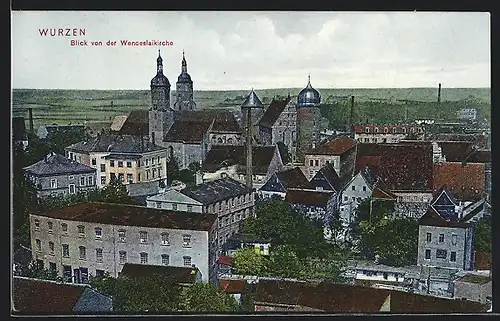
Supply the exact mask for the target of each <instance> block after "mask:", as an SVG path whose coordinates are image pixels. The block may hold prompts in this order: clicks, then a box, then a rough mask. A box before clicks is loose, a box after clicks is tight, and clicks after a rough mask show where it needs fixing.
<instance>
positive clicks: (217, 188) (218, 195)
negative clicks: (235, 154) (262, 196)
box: [180, 177, 252, 205]
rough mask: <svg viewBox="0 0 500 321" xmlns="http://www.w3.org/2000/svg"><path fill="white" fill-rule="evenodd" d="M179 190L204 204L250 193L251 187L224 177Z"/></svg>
mask: <svg viewBox="0 0 500 321" xmlns="http://www.w3.org/2000/svg"><path fill="white" fill-rule="evenodd" d="M180 192H181V193H182V194H184V195H186V196H188V197H190V198H192V199H194V200H196V201H198V202H200V203H202V204H204V205H206V204H212V203H216V202H220V201H223V200H227V199H231V198H234V197H236V196H241V195H245V194H247V193H251V192H252V189H250V188H249V187H247V186H246V185H245V184H243V183H241V182H238V181H237V180H234V179H232V178H230V177H224V178H220V179H216V180H213V181H208V182H205V183H203V184H199V185H195V186H191V187H186V188H184V189H182V190H181V191H180Z"/></svg>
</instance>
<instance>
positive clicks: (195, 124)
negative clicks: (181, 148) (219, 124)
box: [163, 120, 211, 144]
mask: <svg viewBox="0 0 500 321" xmlns="http://www.w3.org/2000/svg"><path fill="white" fill-rule="evenodd" d="M210 125H211V123H209V122H200V121H196V120H176V121H174V123H173V124H172V126H170V129H169V130H168V132H167V134H166V135H165V137H164V139H163V141H164V142H182V143H192V144H198V143H201V142H202V141H203V137H204V135H205V134H207V133H208V130H209V128H210Z"/></svg>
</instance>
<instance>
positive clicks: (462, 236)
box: [417, 205, 474, 270]
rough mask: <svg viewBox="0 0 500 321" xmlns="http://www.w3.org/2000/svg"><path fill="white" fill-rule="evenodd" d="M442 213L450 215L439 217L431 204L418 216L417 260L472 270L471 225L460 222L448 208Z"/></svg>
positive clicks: (472, 244)
mask: <svg viewBox="0 0 500 321" xmlns="http://www.w3.org/2000/svg"><path fill="white" fill-rule="evenodd" d="M450 206H451V205H450ZM441 211H442V210H441ZM442 212H443V211H442ZM443 213H448V214H451V216H444V217H443V216H442V215H441V214H440V212H438V210H437V209H436V208H435V207H434V206H430V207H429V209H428V211H427V213H426V214H424V215H423V216H422V217H421V218H420V219H419V229H418V230H419V232H418V233H419V234H418V257H417V264H418V265H421V266H434V267H440V268H450V269H458V270H472V269H473V262H474V255H473V254H474V240H473V238H474V225H473V224H471V223H466V222H463V221H462V220H460V219H458V215H455V216H453V214H452V213H450V211H446V212H443ZM443 215H445V214H443Z"/></svg>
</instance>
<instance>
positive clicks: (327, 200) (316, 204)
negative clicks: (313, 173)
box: [285, 189, 338, 227]
mask: <svg viewBox="0 0 500 321" xmlns="http://www.w3.org/2000/svg"><path fill="white" fill-rule="evenodd" d="M285 202H286V203H288V204H290V206H291V207H292V208H293V209H295V210H296V211H297V212H299V213H300V214H302V215H304V216H305V217H307V218H309V219H311V220H314V221H318V222H320V223H321V224H323V226H324V227H328V226H329V223H330V221H331V219H332V218H333V216H334V215H335V213H336V212H335V210H336V208H337V202H338V200H337V194H336V193H334V192H328V191H326V192H325V191H314V190H302V189H289V190H288V191H287V192H286V196H285Z"/></svg>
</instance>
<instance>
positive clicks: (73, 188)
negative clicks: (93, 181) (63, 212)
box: [68, 184, 76, 194]
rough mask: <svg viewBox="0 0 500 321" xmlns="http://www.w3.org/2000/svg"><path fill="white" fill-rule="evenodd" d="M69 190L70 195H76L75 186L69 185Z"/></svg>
mask: <svg viewBox="0 0 500 321" xmlns="http://www.w3.org/2000/svg"><path fill="white" fill-rule="evenodd" d="M68 190H69V191H68V192H69V193H70V194H75V193H76V188H75V184H69V185H68Z"/></svg>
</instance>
